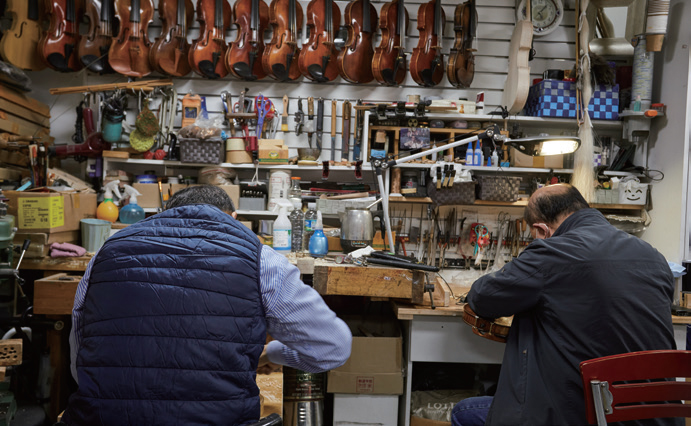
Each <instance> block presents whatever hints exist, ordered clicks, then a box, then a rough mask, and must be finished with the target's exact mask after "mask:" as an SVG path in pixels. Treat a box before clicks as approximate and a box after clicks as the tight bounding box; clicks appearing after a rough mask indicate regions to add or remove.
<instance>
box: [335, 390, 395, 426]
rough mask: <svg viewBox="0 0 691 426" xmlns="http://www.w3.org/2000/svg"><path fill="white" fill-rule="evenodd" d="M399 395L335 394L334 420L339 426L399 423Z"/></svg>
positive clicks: (377, 425) (376, 425)
mask: <svg viewBox="0 0 691 426" xmlns="http://www.w3.org/2000/svg"><path fill="white" fill-rule="evenodd" d="M399 399H400V397H399V396H398V395H358V394H355V395H353V394H344V393H337V394H334V409H333V412H334V420H333V424H334V425H338V426H370V425H371V426H382V425H391V426H394V425H397V424H398V400H399Z"/></svg>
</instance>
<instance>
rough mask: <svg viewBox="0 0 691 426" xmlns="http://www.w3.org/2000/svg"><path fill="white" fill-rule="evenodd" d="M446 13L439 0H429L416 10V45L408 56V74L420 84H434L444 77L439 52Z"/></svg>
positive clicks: (442, 61)
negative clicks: (418, 34) (417, 35)
mask: <svg viewBox="0 0 691 426" xmlns="http://www.w3.org/2000/svg"><path fill="white" fill-rule="evenodd" d="M445 22H446V15H444V10H443V9H442V8H441V0H430V1H429V2H428V3H425V4H422V5H420V8H419V9H418V11H417V29H418V30H419V31H420V38H419V39H418V45H417V47H416V48H414V49H413V55H412V56H411V58H410V74H411V75H412V76H413V80H415V82H416V83H417V84H419V85H420V86H425V87H429V86H436V85H437V84H439V82H441V79H442V78H443V77H444V55H443V54H442V53H441V48H442V46H441V44H442V35H443V32H444V23H445Z"/></svg>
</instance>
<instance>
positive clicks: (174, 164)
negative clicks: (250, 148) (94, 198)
mask: <svg viewBox="0 0 691 426" xmlns="http://www.w3.org/2000/svg"><path fill="white" fill-rule="evenodd" d="M108 162H109V163H124V164H140V165H149V166H166V167H210V166H212V167H228V168H233V169H254V168H255V165H254V164H251V163H244V164H235V163H221V164H209V163H183V162H181V161H171V160H143V159H136V158H108ZM365 166H366V167H367V169H369V165H365V164H363V168H364V167H365ZM259 168H260V169H287V170H315V171H316V170H318V171H321V170H322V166H321V164H320V165H319V166H299V165H295V164H259ZM339 170H341V171H355V166H354V165H353V166H329V171H339Z"/></svg>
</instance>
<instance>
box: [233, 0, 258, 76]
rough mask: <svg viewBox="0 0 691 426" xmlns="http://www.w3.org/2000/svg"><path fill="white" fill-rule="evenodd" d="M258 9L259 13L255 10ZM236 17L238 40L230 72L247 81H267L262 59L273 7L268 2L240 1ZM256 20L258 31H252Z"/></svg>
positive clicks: (237, 5)
mask: <svg viewBox="0 0 691 426" xmlns="http://www.w3.org/2000/svg"><path fill="white" fill-rule="evenodd" d="M255 7H256V8H257V9H258V10H254V9H255ZM233 14H234V15H235V25H236V26H237V27H238V36H237V38H236V39H235V41H234V42H232V43H230V46H229V47H228V52H227V53H226V68H228V71H229V72H230V73H231V74H232V75H233V77H235V78H239V79H241V80H247V81H254V80H261V79H262V78H264V77H266V73H265V72H264V67H262V55H263V54H264V31H265V30H266V26H267V25H268V24H269V7H268V6H267V5H266V3H264V0H237V1H236V2H235V7H234V10H233ZM253 14H254V15H255V17H254V18H253V16H252V15H253ZM255 19H256V21H257V22H256V24H255V25H256V27H255V28H252V22H253V21H254V20H255Z"/></svg>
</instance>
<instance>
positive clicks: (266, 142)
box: [258, 139, 290, 164]
mask: <svg viewBox="0 0 691 426" xmlns="http://www.w3.org/2000/svg"><path fill="white" fill-rule="evenodd" d="M258 145H259V150H258V160H259V162H260V163H265V164H288V158H289V156H290V154H289V151H288V147H287V146H284V145H283V140H282V139H259V142H258Z"/></svg>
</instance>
